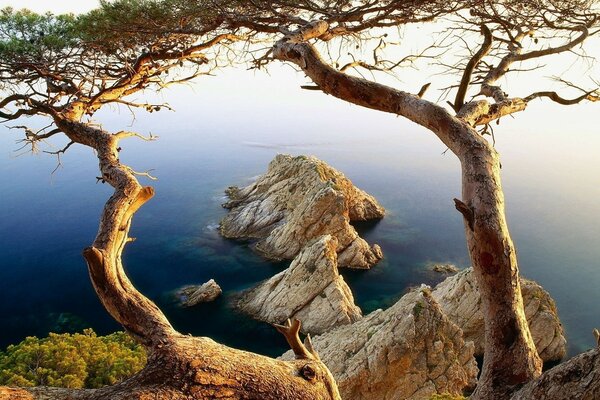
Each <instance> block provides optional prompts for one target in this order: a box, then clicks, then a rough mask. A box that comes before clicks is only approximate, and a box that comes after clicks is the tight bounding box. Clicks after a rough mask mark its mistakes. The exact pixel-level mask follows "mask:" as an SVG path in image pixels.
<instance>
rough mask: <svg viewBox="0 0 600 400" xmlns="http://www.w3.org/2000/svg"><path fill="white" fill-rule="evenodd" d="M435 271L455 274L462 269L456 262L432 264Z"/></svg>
mask: <svg viewBox="0 0 600 400" xmlns="http://www.w3.org/2000/svg"><path fill="white" fill-rule="evenodd" d="M430 268H431V270H432V271H433V272H439V273H440V274H450V275H451V274H455V273H457V272H458V271H460V269H458V267H457V266H456V265H454V264H433V265H431V266H430Z"/></svg>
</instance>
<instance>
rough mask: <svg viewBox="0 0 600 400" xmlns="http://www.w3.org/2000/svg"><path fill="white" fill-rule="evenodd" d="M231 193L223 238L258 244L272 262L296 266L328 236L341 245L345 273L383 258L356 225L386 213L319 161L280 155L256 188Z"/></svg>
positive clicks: (304, 157)
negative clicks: (313, 245)
mask: <svg viewBox="0 0 600 400" xmlns="http://www.w3.org/2000/svg"><path fill="white" fill-rule="evenodd" d="M226 193H227V195H228V196H229V201H228V202H227V203H225V204H224V205H223V206H224V207H225V208H228V209H229V210H230V212H229V213H228V214H227V216H225V218H223V220H222V221H221V225H220V232H221V234H222V235H223V236H225V237H227V238H236V239H258V242H257V243H256V245H255V249H256V250H257V251H258V252H259V253H261V254H262V255H264V256H265V257H267V258H270V259H276V260H281V259H290V260H291V259H293V258H294V257H295V256H296V255H297V254H298V253H299V252H300V251H301V250H302V249H303V248H304V246H305V245H306V244H307V243H308V242H310V241H311V240H313V239H314V238H317V237H319V236H322V235H327V234H330V235H332V236H334V237H335V238H336V239H337V252H338V253H339V257H338V263H339V266H340V267H351V268H370V267H371V266H372V265H374V264H375V263H377V261H379V260H380V259H381V258H382V256H383V255H382V252H381V248H380V247H379V246H377V245H373V246H370V245H369V244H368V243H367V242H366V241H365V240H363V239H362V238H361V237H360V236H359V235H358V233H357V232H356V230H355V229H354V227H353V226H352V225H350V222H352V221H367V220H373V219H380V218H383V216H384V213H385V210H384V209H383V207H381V206H380V205H379V204H378V203H377V201H376V200H375V199H374V198H373V197H372V196H370V195H369V194H367V193H365V192H363V191H362V190H360V189H358V188H356V187H355V186H354V185H353V184H352V182H351V181H350V180H349V179H347V178H346V177H345V176H344V175H343V174H342V173H340V172H339V171H337V170H335V169H333V168H332V167H330V166H328V165H327V164H326V163H324V162H323V161H320V160H318V159H317V158H315V157H306V156H298V157H292V156H289V155H282V154H280V155H277V156H276V157H275V159H274V160H273V161H271V163H270V164H269V168H268V170H267V173H266V174H264V175H262V176H260V177H259V178H258V179H257V180H256V182H254V183H253V184H251V185H249V186H247V187H245V188H241V189H240V188H237V187H230V188H229V189H228V190H227V192H226Z"/></svg>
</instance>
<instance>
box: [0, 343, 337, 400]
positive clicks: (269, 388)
mask: <svg viewBox="0 0 600 400" xmlns="http://www.w3.org/2000/svg"><path fill="white" fill-rule="evenodd" d="M331 382H333V380H332V379H331V378H330V376H329V371H327V369H326V368H324V366H323V364H322V363H321V362H320V361H318V360H307V359H300V360H294V361H289V362H283V361H279V360H274V359H272V358H268V357H264V356H259V355H257V354H253V353H247V352H244V351H241V350H236V349H231V348H228V347H226V346H223V345H220V344H218V343H216V342H214V341H212V340H211V339H208V338H193V337H186V336H180V335H176V336H173V337H172V338H171V340H170V342H169V343H166V344H165V345H164V346H162V347H161V348H160V349H157V350H155V351H154V352H153V354H152V356H151V358H150V359H149V360H148V366H147V367H146V368H144V369H143V370H142V371H141V372H140V373H138V374H137V375H135V376H133V377H132V378H130V379H128V380H126V381H124V382H122V383H119V384H117V385H113V386H107V387H104V388H101V389H96V390H74V389H60V390H57V389H50V388H33V389H23V390H22V391H21V393H23V392H25V391H27V392H29V393H30V394H31V397H29V398H30V399H36V400H40V399H46V398H52V399H53V400H62V399H64V400H68V399H86V400H106V399H110V400H129V399H132V400H138V399H139V400H148V399H153V400H154V399H157V400H178V399H182V400H183V399H186V400H188V399H201V400H207V399H227V400H240V399H247V400H251V399H252V400H259V399H264V400H279V399H294V400H328V399H340V398H339V396H338V397H336V393H337V391H336V389H335V387H331ZM1 393H2V392H0V394H1ZM0 398H1V397H0ZM5 398H6V397H5ZM23 398H24V399H28V397H23Z"/></svg>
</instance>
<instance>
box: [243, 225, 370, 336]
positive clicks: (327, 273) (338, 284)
mask: <svg viewBox="0 0 600 400" xmlns="http://www.w3.org/2000/svg"><path fill="white" fill-rule="evenodd" d="M336 247H337V243H336V239H335V238H333V237H332V236H331V235H325V236H321V237H319V238H318V239H315V240H314V241H313V242H311V243H309V244H308V245H307V246H306V248H304V250H302V251H301V252H300V253H299V254H298V256H297V257H296V258H295V259H294V261H292V263H291V265H290V267H289V268H288V269H286V270H285V271H282V272H280V273H279V274H277V275H275V276H274V277H272V278H270V279H268V280H266V281H264V282H262V283H261V284H259V285H258V286H257V287H255V288H253V289H251V290H249V291H247V292H245V293H244V294H243V295H242V297H241V298H240V300H239V301H238V302H237V307H238V308H239V309H240V310H242V311H243V312H245V313H248V314H250V315H252V316H253V317H255V318H257V319H260V320H263V321H267V322H270V323H282V322H284V321H285V320H286V319H288V318H296V319H299V320H300V321H302V331H303V332H305V333H313V334H318V333H323V332H326V331H327V330H329V329H331V328H333V327H336V326H340V325H346V324H350V323H352V322H354V321H357V320H358V319H360V318H361V317H362V313H361V311H360V308H358V307H357V306H356V305H354V298H353V296H352V292H351V291H350V288H349V287H348V285H346V282H344V278H343V277H342V276H341V275H340V274H339V273H338V269H337V254H336Z"/></svg>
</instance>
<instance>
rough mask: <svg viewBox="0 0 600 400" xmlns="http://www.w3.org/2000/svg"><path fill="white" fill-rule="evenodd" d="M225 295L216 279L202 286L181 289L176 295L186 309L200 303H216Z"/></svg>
mask: <svg viewBox="0 0 600 400" xmlns="http://www.w3.org/2000/svg"><path fill="white" fill-rule="evenodd" d="M221 293H223V291H222V290H221V287H220V286H219V285H218V284H217V282H215V280H214V279H211V280H209V281H208V282H206V283H203V284H202V285H200V286H198V285H189V286H184V287H182V288H181V289H179V290H178V291H177V293H176V295H177V298H178V299H179V302H180V304H181V305H182V306H184V307H193V306H195V305H197V304H200V303H207V302H210V301H214V300H215V299H216V298H217V297H219V296H220V295H221Z"/></svg>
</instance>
